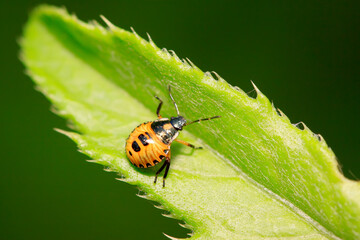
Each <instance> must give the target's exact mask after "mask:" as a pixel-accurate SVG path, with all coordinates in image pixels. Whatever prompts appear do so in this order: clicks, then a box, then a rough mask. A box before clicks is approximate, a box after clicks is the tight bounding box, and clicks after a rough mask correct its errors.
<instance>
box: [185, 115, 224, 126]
mask: <svg viewBox="0 0 360 240" xmlns="http://www.w3.org/2000/svg"><path fill="white" fill-rule="evenodd" d="M220 117H221V116H215V117H210V118H202V119H198V120H195V121H192V122H190V123H186V124H185V126H187V125H190V124H193V123H197V122H202V121H208V120H211V119H214V118H220Z"/></svg>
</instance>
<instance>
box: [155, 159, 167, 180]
mask: <svg viewBox="0 0 360 240" xmlns="http://www.w3.org/2000/svg"><path fill="white" fill-rule="evenodd" d="M166 165H167V161H165V162H164V164H163V165H162V166H161V168H160V169H159V170H158V171H157V172H156V174H155V180H154V183H156V180H157V177H158V175H159V174H160V173H161V172H162V170H164V168H165V167H166Z"/></svg>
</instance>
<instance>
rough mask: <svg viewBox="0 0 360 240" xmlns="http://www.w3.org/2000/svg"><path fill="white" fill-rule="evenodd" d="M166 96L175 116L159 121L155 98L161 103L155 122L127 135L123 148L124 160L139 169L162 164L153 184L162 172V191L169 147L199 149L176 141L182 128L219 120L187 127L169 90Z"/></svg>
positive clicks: (166, 172) (168, 163) (199, 120)
mask: <svg viewBox="0 0 360 240" xmlns="http://www.w3.org/2000/svg"><path fill="white" fill-rule="evenodd" d="M169 95H170V98H171V100H172V101H173V103H174V106H175V109H176V112H177V114H178V116H177V117H171V118H170V119H168V118H162V117H161V115H160V110H161V106H162V104H163V101H162V100H161V99H160V98H158V97H157V96H155V98H157V99H158V100H159V101H160V103H159V106H158V108H157V110H156V114H157V116H158V119H157V120H155V121H152V122H145V123H143V124H141V125H139V126H137V127H136V128H135V129H134V130H133V131H132V132H131V133H130V136H129V137H128V139H127V140H126V146H125V151H126V155H127V157H128V158H129V160H130V162H131V163H132V164H133V165H134V166H136V167H138V168H149V167H153V166H155V165H157V164H158V163H160V162H162V161H163V160H164V161H165V162H164V164H163V165H162V166H161V167H160V169H159V170H158V171H157V172H156V175H155V180H154V183H156V180H157V176H158V175H159V174H160V173H161V172H162V171H163V170H164V169H165V173H164V177H163V187H165V179H166V176H167V174H168V172H169V168H170V155H171V152H170V145H171V143H172V142H173V141H176V142H178V143H181V144H184V145H186V146H188V147H191V148H194V149H201V148H202V147H195V146H194V145H192V144H190V143H188V142H185V141H182V140H178V139H176V138H177V137H178V135H179V131H181V130H182V129H183V127H184V126H187V125H190V124H192V123H196V122H201V121H206V120H210V119H214V118H219V117H220V116H215V117H210V118H203V119H198V120H195V121H192V122H190V123H187V122H186V119H185V118H184V117H182V116H180V113H179V109H178V107H177V105H176V102H175V100H174V98H173V97H172V95H171V90H170V86H169Z"/></svg>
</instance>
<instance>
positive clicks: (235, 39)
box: [0, 0, 360, 239]
mask: <svg viewBox="0 0 360 240" xmlns="http://www.w3.org/2000/svg"><path fill="white" fill-rule="evenodd" d="M40 3H42V2H41V1H34V0H30V1H25V0H24V1H1V3H0V6H1V7H0V11H1V21H0V24H1V31H2V34H1V38H0V42H1V65H0V66H1V80H0V89H1V94H0V104H1V107H0V109H1V117H0V123H1V124H0V129H1V145H0V146H1V151H0V157H1V173H0V193H1V195H0V239H166V238H165V237H164V236H163V235H162V232H165V233H167V234H169V235H171V236H176V237H185V236H186V233H187V232H189V231H188V230H186V229H182V228H181V227H179V226H178V224H177V222H178V221H176V220H172V219H167V218H164V217H162V216H161V212H162V211H160V210H158V209H155V208H154V207H153V203H151V202H149V201H146V200H143V199H141V198H139V197H137V196H136V195H135V194H136V193H138V190H137V189H136V188H135V187H133V186H130V185H127V184H125V183H121V182H118V181H116V180H115V177H116V174H114V173H106V172H104V171H103V170H102V169H103V167H102V166H100V165H95V164H91V163H87V162H86V161H85V160H86V159H87V157H86V156H84V155H82V154H80V153H78V152H77V150H76V146H75V144H74V143H73V142H71V141H70V140H69V139H67V138H66V137H64V136H62V135H60V134H58V133H56V132H54V131H53V128H55V127H56V128H66V123H65V121H64V120H63V119H61V118H59V117H57V116H55V115H54V114H53V113H51V112H50V111H49V108H50V104H49V102H48V101H47V100H46V99H45V98H44V97H43V96H42V95H41V94H40V93H39V92H37V91H35V90H34V84H33V83H32V81H31V80H30V79H29V78H28V77H27V76H25V74H24V67H23V65H22V64H21V63H20V61H19V59H18V52H19V46H18V44H17V41H16V40H17V39H18V38H19V37H20V36H21V31H22V27H23V25H24V23H25V22H26V20H27V17H28V14H29V12H30V11H31V9H32V8H34V7H35V6H37V5H38V4H40ZM47 3H50V4H54V5H57V6H66V7H67V9H68V10H69V11H70V12H74V13H76V14H77V15H78V16H79V18H80V19H82V20H86V21H87V20H90V19H97V20H98V21H99V22H101V21H100V19H99V15H100V14H103V15H105V16H106V17H107V18H108V19H110V20H111V21H112V22H113V23H114V24H116V25H118V26H120V27H122V28H125V29H129V28H130V26H133V27H134V28H135V30H136V31H137V33H138V34H139V35H141V36H143V37H145V36H146V32H149V33H150V34H151V36H152V38H153V40H154V41H155V42H156V44H157V45H158V46H159V47H166V48H167V49H173V50H175V51H176V53H177V54H178V55H179V56H180V57H189V59H191V60H192V61H193V62H194V63H195V64H196V65H197V66H198V67H200V68H201V69H202V70H214V71H216V72H218V73H219V74H220V75H221V76H222V77H223V78H225V79H226V80H227V81H228V82H230V83H231V84H233V85H237V86H239V87H241V88H242V89H244V90H245V91H246V92H250V91H251V90H252V86H251V84H250V80H252V81H254V82H255V83H256V85H257V86H258V87H259V88H260V90H262V92H263V93H264V94H265V95H266V96H267V97H268V98H269V99H270V100H272V101H273V102H274V104H275V106H276V107H279V108H280V109H281V110H282V111H283V112H284V113H285V114H286V115H287V116H288V117H289V118H290V119H291V121H292V122H293V123H297V122H299V121H304V122H305V123H306V124H307V126H308V127H309V128H310V129H311V130H313V131H314V132H315V133H321V134H322V136H323V137H324V138H325V140H326V141H327V143H328V144H329V146H330V147H331V148H332V149H333V150H334V152H335V153H336V155H337V157H338V159H339V162H340V164H341V165H342V169H343V172H344V174H345V175H346V176H348V177H350V178H352V179H357V178H359V177H360V152H359V149H360V141H359V135H360V128H359V124H358V123H359V122H360V107H359V103H360V95H359V90H360V82H359V81H360V77H359V76H360V74H359V73H360V47H359V46H360V45H359V43H360V27H359V23H360V13H359V6H360V4H359V1H317V2H314V1H279V2H277V1H260V2H258V1H236V2H235V1H234V2H232V1H160V0H157V1H149V0H148V1H124V0H117V1H91V0H88V1H73V0H64V1H48V2H47ZM250 94H254V93H253V92H250Z"/></svg>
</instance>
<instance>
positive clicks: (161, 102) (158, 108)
mask: <svg viewBox="0 0 360 240" xmlns="http://www.w3.org/2000/svg"><path fill="white" fill-rule="evenodd" d="M155 98H156V99H157V100H159V101H160V103H159V106H158V107H157V109H156V114H157V116H158V118H162V117H161V115H160V109H161V106H162V104H163V101H162V100H161V99H160V98H159V97H158V96H155Z"/></svg>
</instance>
